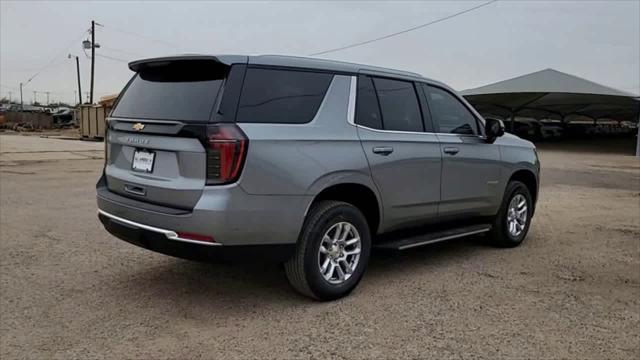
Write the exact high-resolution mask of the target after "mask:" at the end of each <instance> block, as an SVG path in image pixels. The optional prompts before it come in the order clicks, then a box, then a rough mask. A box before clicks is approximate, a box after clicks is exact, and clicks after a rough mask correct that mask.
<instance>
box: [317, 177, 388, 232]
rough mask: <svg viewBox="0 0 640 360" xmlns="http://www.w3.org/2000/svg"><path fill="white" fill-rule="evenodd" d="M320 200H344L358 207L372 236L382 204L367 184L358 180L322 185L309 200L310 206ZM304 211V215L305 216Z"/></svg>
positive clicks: (376, 228) (377, 226)
mask: <svg viewBox="0 0 640 360" xmlns="http://www.w3.org/2000/svg"><path fill="white" fill-rule="evenodd" d="M322 200H336V201H344V202H346V203H349V204H351V205H353V206H355V207H356V208H358V209H359V210H360V211H361V212H362V214H363V215H364V217H365V218H366V219H367V223H368V224H369V229H370V231H371V236H374V235H375V234H376V233H377V231H378V228H379V226H380V223H381V221H382V206H381V202H380V199H379V196H378V194H377V193H376V192H375V191H374V190H373V189H372V188H371V187H370V186H368V185H365V184H362V183H359V182H344V183H335V184H331V185H328V186H326V187H324V188H323V189H322V190H320V191H319V192H318V193H317V194H316V195H315V196H314V198H313V200H311V202H310V203H309V205H308V207H307V211H306V213H308V212H309V208H311V206H312V205H313V204H314V203H316V202H318V201H322ZM306 213H305V216H306Z"/></svg>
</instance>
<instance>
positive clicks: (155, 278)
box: [0, 136, 640, 359]
mask: <svg viewBox="0 0 640 360" xmlns="http://www.w3.org/2000/svg"><path fill="white" fill-rule="evenodd" d="M14 140H15V139H14ZM2 141H7V139H6V136H4V137H2V136H0V142H2ZM60 141H62V140H60ZM605 145H606V144H605ZM605 145H601V144H591V146H590V149H585V148H584V147H583V148H582V150H581V151H575V147H572V148H571V150H570V151H564V150H562V146H560V145H558V144H554V145H552V146H541V147H540V151H539V153H540V157H541V161H542V165H543V170H542V188H541V193H540V201H539V203H538V209H537V213H536V216H535V218H534V221H533V225H532V228H531V232H530V234H529V236H528V239H527V240H526V242H525V243H524V244H523V245H522V246H520V247H518V248H515V249H496V248H492V247H489V246H486V245H483V243H482V242H481V241H478V240H480V239H465V240H460V241H453V242H448V243H443V244H439V245H435V246H428V247H423V248H419V249H415V250H412V251H407V252H405V253H403V254H401V255H399V256H389V255H383V254H376V255H374V256H373V258H372V261H371V264H370V267H369V270H368V272H367V274H366V275H365V277H364V279H363V281H362V282H361V284H360V286H359V287H358V288H357V289H356V291H355V292H354V293H353V294H352V295H351V296H349V297H347V298H345V299H342V300H339V301H335V302H329V303H318V302H314V301H311V300H309V299H306V298H304V297H302V296H299V295H298V294H297V293H295V292H294V291H293V290H292V289H291V288H290V287H289V285H288V284H287V281H286V279H285V277H284V273H283V270H282V269H281V268H280V267H278V266H264V265H263V266H257V265H256V266H246V265H245V266H238V265H219V264H202V263H193V262H188V261H185V260H179V259H174V258H170V257H166V256H163V255H159V254H155V253H151V252H148V251H145V250H142V249H139V248H136V247H134V246H132V245H129V244H126V243H124V242H122V241H119V240H117V239H115V238H113V237H111V236H110V235H108V234H107V233H106V232H105V231H104V230H103V229H102V227H101V225H100V224H99V222H98V220H97V218H96V205H95V200H94V183H95V181H96V179H97V178H98V175H99V173H100V171H101V166H102V160H100V159H96V157H99V156H93V155H92V156H85V157H84V158H75V157H73V158H71V159H66V158H64V157H62V158H61V159H60V158H55V159H51V158H47V159H48V160H46V161H37V156H35V155H34V157H33V158H29V157H27V158H26V159H25V158H17V159H16V158H11V156H9V155H8V154H7V153H2V154H0V171H1V176H0V203H1V207H0V211H1V212H0V237H1V241H0V336H1V338H0V358H2V359H14V358H34V359H43V358H60V359H69V358H149V359H151V358H153V359H160V358H183V359H185V358H189V359H197V358H219V359H231V358H301V357H302V358H309V357H310V358H404V357H411V358H456V359H457V358H460V359H469V358H509V359H516V358H517V359H520V358H574V359H585V358H591V359H603V358H628V359H637V358H640V161H639V160H637V159H636V158H633V157H631V156H626V155H621V154H617V153H611V152H605V154H599V153H598V151H599V147H600V146H605ZM585 151H593V152H592V153H586V152H585ZM18 152H19V151H18ZM98 153H99V151H97V150H95V151H94V152H93V154H94V155H95V154H98Z"/></svg>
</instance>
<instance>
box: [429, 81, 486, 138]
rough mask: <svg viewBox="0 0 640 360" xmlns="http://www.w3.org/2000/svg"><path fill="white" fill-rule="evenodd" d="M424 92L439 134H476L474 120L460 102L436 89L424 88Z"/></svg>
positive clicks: (431, 87) (447, 93)
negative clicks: (427, 97)
mask: <svg viewBox="0 0 640 360" xmlns="http://www.w3.org/2000/svg"><path fill="white" fill-rule="evenodd" d="M424 90H425V92H426V93H427V94H428V96H429V107H430V109H431V113H432V115H433V118H434V121H435V123H436V124H438V126H439V132H441V133H453V134H467V135H473V134H477V131H478V127H477V126H478V125H477V123H476V118H475V116H473V114H472V113H471V112H470V111H469V109H467V107H466V106H464V105H463V104H462V103H461V102H460V100H458V99H456V98H455V97H454V96H453V95H452V94H451V93H449V92H448V91H446V90H443V89H440V88H437V87H433V86H425V87H424Z"/></svg>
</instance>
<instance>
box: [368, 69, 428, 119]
mask: <svg viewBox="0 0 640 360" xmlns="http://www.w3.org/2000/svg"><path fill="white" fill-rule="evenodd" d="M373 82H374V85H375V87H376V92H377V93H378V100H379V101H380V109H381V111H382V123H383V126H384V129H385V130H397V131H424V129H423V127H422V117H421V115H420V107H419V105H418V98H417V97H416V92H415V89H414V88H413V83H411V82H408V81H400V80H391V79H382V78H374V79H373Z"/></svg>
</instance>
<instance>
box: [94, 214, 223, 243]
mask: <svg viewBox="0 0 640 360" xmlns="http://www.w3.org/2000/svg"><path fill="white" fill-rule="evenodd" d="M98 214H102V215H104V216H106V217H108V218H110V219H113V220H116V221H119V222H121V223H124V224H127V225H130V226H133V227H137V228H139V229H143V230H148V231H152V232H155V233H158V234H162V235H164V236H166V238H167V239H169V240H175V241H182V242H187V243H192V244H198V245H206V246H221V245H222V244H220V243H216V242H213V243H211V242H206V241H198V240H191V239H184V238H181V237H179V236H178V233H176V232H175V231H173V230H166V229H161V228H157V227H154V226H149V225H145V224H140V223H138V222H135V221H131V220H127V219H123V218H121V217H119V216H115V215H113V214H110V213H108V212H106V211H104V210H100V209H98Z"/></svg>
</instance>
